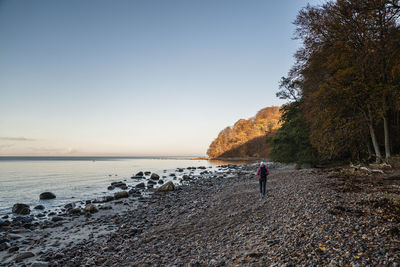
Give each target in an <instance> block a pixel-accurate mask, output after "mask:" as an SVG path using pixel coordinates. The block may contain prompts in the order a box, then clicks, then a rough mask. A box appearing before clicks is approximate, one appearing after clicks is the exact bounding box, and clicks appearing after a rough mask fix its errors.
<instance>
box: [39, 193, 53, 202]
mask: <svg viewBox="0 0 400 267" xmlns="http://www.w3.org/2000/svg"><path fill="white" fill-rule="evenodd" d="M39 198H40V199H42V200H45V199H54V198H56V195H55V194H54V193H52V192H43V193H41V194H40V196H39Z"/></svg>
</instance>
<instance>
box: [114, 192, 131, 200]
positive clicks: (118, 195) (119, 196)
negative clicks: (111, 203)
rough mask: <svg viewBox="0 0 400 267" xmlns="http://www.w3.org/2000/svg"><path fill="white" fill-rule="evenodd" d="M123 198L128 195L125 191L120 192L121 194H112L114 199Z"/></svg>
mask: <svg viewBox="0 0 400 267" xmlns="http://www.w3.org/2000/svg"><path fill="white" fill-rule="evenodd" d="M125 197H129V194H128V192H126V191H121V192H117V193H115V194H114V198H115V199H120V198H125Z"/></svg>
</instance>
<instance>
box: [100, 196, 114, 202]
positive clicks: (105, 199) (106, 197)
mask: <svg viewBox="0 0 400 267" xmlns="http://www.w3.org/2000/svg"><path fill="white" fill-rule="evenodd" d="M114 199H115V198H114V197H113V196H105V197H104V198H103V202H110V201H113V200H114Z"/></svg>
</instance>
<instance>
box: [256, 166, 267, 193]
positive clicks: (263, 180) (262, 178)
mask: <svg viewBox="0 0 400 267" xmlns="http://www.w3.org/2000/svg"><path fill="white" fill-rule="evenodd" d="M257 175H258V177H259V179H258V181H259V183H260V197H261V198H264V196H265V186H266V184H267V176H268V175H269V171H268V169H267V167H266V166H265V163H264V162H261V163H260V167H259V168H258V169H257Z"/></svg>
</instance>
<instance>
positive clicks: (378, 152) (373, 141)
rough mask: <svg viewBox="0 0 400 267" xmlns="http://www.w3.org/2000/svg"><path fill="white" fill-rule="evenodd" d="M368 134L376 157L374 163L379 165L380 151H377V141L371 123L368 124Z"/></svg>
mask: <svg viewBox="0 0 400 267" xmlns="http://www.w3.org/2000/svg"><path fill="white" fill-rule="evenodd" d="M368 127H369V133H370V135H371V141H372V145H373V146H374V150H375V155H376V162H377V163H380V162H381V161H382V154H381V150H380V149H379V144H378V141H377V140H376V135H375V129H374V126H373V125H372V123H368Z"/></svg>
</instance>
